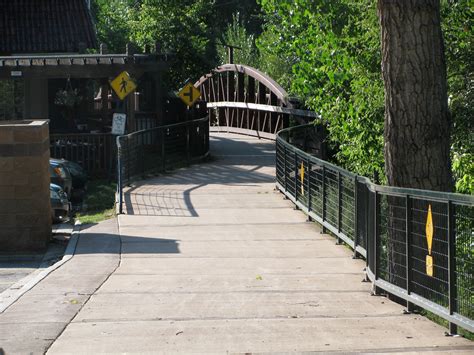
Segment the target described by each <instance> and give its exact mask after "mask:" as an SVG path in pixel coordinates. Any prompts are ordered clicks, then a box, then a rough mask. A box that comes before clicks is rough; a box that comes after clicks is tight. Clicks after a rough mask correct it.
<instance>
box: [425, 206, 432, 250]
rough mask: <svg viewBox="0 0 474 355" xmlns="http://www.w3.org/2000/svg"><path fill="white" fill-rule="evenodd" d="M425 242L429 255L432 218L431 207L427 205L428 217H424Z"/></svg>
mask: <svg viewBox="0 0 474 355" xmlns="http://www.w3.org/2000/svg"><path fill="white" fill-rule="evenodd" d="M426 241H427V242H428V254H430V255H431V246H432V245H433V216H432V214H431V205H428V216H427V217H426Z"/></svg>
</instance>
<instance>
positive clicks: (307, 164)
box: [306, 158, 311, 221]
mask: <svg viewBox="0 0 474 355" xmlns="http://www.w3.org/2000/svg"><path fill="white" fill-rule="evenodd" d="M306 166H307V169H308V172H307V175H308V177H307V178H306V190H307V191H308V197H307V200H308V203H307V207H308V221H311V217H310V216H309V213H310V212H311V161H310V160H309V158H307V159H306Z"/></svg>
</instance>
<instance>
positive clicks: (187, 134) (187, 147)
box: [186, 123, 191, 165]
mask: <svg viewBox="0 0 474 355" xmlns="http://www.w3.org/2000/svg"><path fill="white" fill-rule="evenodd" d="M189 154H190V151H189V123H187V124H186V163H187V165H189V162H190V160H191V159H190V157H189Z"/></svg>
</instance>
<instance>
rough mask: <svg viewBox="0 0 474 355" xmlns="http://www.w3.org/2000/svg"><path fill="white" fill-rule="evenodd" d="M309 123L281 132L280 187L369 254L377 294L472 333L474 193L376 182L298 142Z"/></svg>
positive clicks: (453, 330)
mask: <svg viewBox="0 0 474 355" xmlns="http://www.w3.org/2000/svg"><path fill="white" fill-rule="evenodd" d="M311 126H312V124H306V125H301V126H297V127H291V128H287V129H283V130H281V131H279V132H278V133H277V138H276V152H277V157H276V175H277V188H278V189H279V190H280V191H281V192H282V193H284V194H285V195H286V196H287V197H288V198H289V199H290V200H291V201H293V202H294V203H295V204H296V205H297V206H298V207H299V208H300V209H301V210H302V211H303V212H305V213H306V214H307V215H308V216H309V217H311V218H312V219H313V220H315V221H317V222H319V223H320V224H321V225H322V226H323V229H325V230H329V231H330V232H332V233H333V234H334V235H335V236H336V237H337V239H338V240H339V241H344V242H345V243H346V244H348V245H349V246H350V247H351V248H352V249H353V250H354V254H355V255H356V256H363V257H365V259H366V263H367V267H366V274H367V277H368V279H370V280H371V281H372V283H373V285H374V290H375V291H374V292H375V293H380V291H381V290H384V291H385V292H387V293H390V294H392V295H395V296H397V297H399V298H401V299H404V300H406V302H407V308H408V310H411V309H412V308H413V306H414V305H416V306H419V307H422V308H424V309H426V310H428V311H430V312H433V313H434V314H436V315H438V316H440V317H442V318H444V319H446V320H447V321H448V322H449V324H450V327H449V328H450V332H451V333H453V334H454V333H456V332H457V326H458V325H459V326H461V327H463V328H465V329H467V330H469V331H471V332H472V331H474V306H473V305H472V299H473V297H474V293H473V290H472V282H473V280H474V256H473V249H472V248H473V245H472V235H473V233H474V196H470V195H462V194H456V193H447V192H437V191H427V190H420V189H411V188H399V187H389V186H382V185H377V184H375V183H373V182H371V181H370V180H369V179H368V178H366V177H363V176H359V175H356V174H354V173H351V172H349V171H347V170H345V169H343V168H341V167H338V166H336V165H334V164H331V163H329V162H327V161H324V160H321V159H318V158H316V157H314V156H312V155H310V154H308V153H306V152H304V151H303V150H301V149H299V148H298V147H295V146H294V145H293V144H292V143H291V142H292V139H293V138H301V136H302V135H303V136H304V135H306V134H307V130H308V128H310V127H311ZM428 211H429V212H428ZM428 214H430V216H431V217H430V218H431V219H432V222H433V233H432V235H431V236H427V232H426V230H427V227H426V224H427V219H428ZM428 234H429V233H428ZM428 238H431V239H430V242H429V243H430V244H431V246H430V248H429V249H428V247H427V246H428ZM430 263H432V266H431V267H430V266H429V264H430Z"/></svg>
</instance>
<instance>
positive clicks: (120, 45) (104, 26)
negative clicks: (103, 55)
mask: <svg viewBox="0 0 474 355" xmlns="http://www.w3.org/2000/svg"><path fill="white" fill-rule="evenodd" d="M133 3H134V1H132V0H95V1H94V2H92V14H93V16H94V20H95V24H96V28H97V38H98V40H99V42H100V43H105V44H106V45H107V47H108V50H109V51H110V52H112V53H124V52H125V46H126V44H127V43H128V42H129V40H130V37H131V28H130V23H129V22H130V20H131V15H132V14H131V10H132V5H133Z"/></svg>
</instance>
